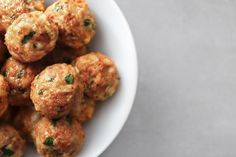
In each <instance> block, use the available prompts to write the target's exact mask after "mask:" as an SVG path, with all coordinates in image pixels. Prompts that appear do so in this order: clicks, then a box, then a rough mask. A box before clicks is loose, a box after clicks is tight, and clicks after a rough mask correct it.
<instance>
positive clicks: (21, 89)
mask: <svg viewBox="0 0 236 157" xmlns="http://www.w3.org/2000/svg"><path fill="white" fill-rule="evenodd" d="M18 91H19V92H21V93H22V94H24V93H26V92H27V89H25V88H19V89H18Z"/></svg>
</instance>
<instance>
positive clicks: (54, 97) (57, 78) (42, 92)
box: [31, 64, 84, 118]
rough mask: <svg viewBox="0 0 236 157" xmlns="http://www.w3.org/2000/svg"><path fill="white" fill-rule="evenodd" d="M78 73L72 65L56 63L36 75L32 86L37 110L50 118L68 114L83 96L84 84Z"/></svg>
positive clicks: (32, 94)
mask: <svg viewBox="0 0 236 157" xmlns="http://www.w3.org/2000/svg"><path fill="white" fill-rule="evenodd" d="M76 75H77V73H76V70H75V69H74V68H73V67H72V66H71V65H67V64H54V65H52V66H49V67H47V68H46V69H44V70H43V71H42V72H41V73H40V74H39V75H38V76H36V77H35V79H34V81H33V82H32V86H31V99H32V101H33V103H34V105H35V109H36V111H38V112H40V113H41V114H42V115H44V116H47V117H48V118H56V117H61V116H64V115H66V114H68V113H69V112H70V110H71V108H72V107H73V105H74V104H75V103H77V102H78V101H81V100H82V96H83V95H82V93H83V90H84V89H83V85H82V83H81V82H80V80H79V79H78V77H77V76H76Z"/></svg>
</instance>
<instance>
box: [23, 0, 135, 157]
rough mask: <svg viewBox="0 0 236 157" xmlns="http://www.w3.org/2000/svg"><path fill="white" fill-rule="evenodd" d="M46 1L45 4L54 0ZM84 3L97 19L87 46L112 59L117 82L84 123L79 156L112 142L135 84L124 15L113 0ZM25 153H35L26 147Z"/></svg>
mask: <svg viewBox="0 0 236 157" xmlns="http://www.w3.org/2000/svg"><path fill="white" fill-rule="evenodd" d="M46 1H47V5H49V4H50V3H52V2H54V1H55V0H46ZM88 3H89V5H90V8H91V9H92V11H93V12H94V13H95V15H96V19H97V35H96V37H95V40H94V41H93V43H92V44H91V49H92V50H99V51H102V52H104V53H105V54H107V55H108V56H110V57H111V58H112V59H113V60H114V62H115V63H116V65H117V67H118V70H119V73H120V76H121V85H120V88H119V90H118V92H117V93H116V95H115V96H114V97H112V98H111V99H109V100H108V101H105V102H103V103H101V104H99V105H98V110H97V111H96V114H95V117H94V119H93V120H91V121H90V122H89V123H88V124H86V126H85V131H86V139H85V144H84V147H83V149H82V151H81V152H80V153H79V155H78V156H79V157H97V156H99V155H100V154H101V153H102V152H103V151H104V150H105V149H106V148H107V147H108V146H109V145H110V144H111V143H112V141H113V140H114V139H115V137H116V136H117V135H118V133H119V132H120V130H121V129H122V127H123V125H124V123H125V121H126V120H127V117H128V115H129V113H130V110H131V107H132V104H133V101H134V97H135V93H136V87H137V69H138V68H137V55H136V50H135V45H134V40H133V37H132V34H131V31H130V29H129V26H128V23H127V21H126V20H125V17H124V16H123V14H122V12H121V11H120V9H119V8H118V6H117V5H116V3H115V2H114V1H113V0H88ZM121 151H122V150H121ZM25 156H26V157H36V156H39V155H37V153H36V152H35V150H34V149H31V148H30V149H28V151H27V153H26V155H25Z"/></svg>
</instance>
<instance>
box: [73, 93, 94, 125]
mask: <svg viewBox="0 0 236 157" xmlns="http://www.w3.org/2000/svg"><path fill="white" fill-rule="evenodd" d="M95 105H96V102H95V101H94V100H92V99H90V98H87V97H85V98H84V99H83V101H82V103H81V104H76V106H75V108H73V110H72V112H71V115H72V116H73V117H75V118H76V119H77V120H78V121H79V122H80V123H85V122H86V121H88V120H91V119H92V118H93V115H94V112H95Z"/></svg>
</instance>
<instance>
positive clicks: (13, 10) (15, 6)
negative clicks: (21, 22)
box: [0, 0, 45, 32]
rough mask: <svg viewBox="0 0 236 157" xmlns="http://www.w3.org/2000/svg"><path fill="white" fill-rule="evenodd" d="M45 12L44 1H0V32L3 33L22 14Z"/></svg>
mask: <svg viewBox="0 0 236 157" xmlns="http://www.w3.org/2000/svg"><path fill="white" fill-rule="evenodd" d="M34 10H39V11H44V10H45V4H44V0H0V31H2V32H5V31H6V29H7V28H8V27H9V26H10V25H11V24H12V22H13V21H14V20H15V19H16V18H17V17H19V16H20V15H21V14H23V13H28V12H30V11H34Z"/></svg>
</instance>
